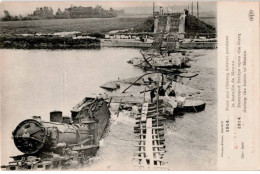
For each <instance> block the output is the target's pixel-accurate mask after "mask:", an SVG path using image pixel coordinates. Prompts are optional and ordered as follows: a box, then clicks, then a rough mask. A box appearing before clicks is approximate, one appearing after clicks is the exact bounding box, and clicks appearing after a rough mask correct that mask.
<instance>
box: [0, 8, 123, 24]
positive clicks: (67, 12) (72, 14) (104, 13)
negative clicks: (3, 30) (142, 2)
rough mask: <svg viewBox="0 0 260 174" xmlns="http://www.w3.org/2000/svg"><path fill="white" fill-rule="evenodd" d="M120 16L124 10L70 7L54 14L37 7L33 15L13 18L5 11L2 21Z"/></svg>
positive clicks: (50, 9)
mask: <svg viewBox="0 0 260 174" xmlns="http://www.w3.org/2000/svg"><path fill="white" fill-rule="evenodd" d="M120 14H124V10H114V9H113V8H110V9H109V10H105V9H103V8H102V7H101V6H100V5H97V6H96V7H94V8H93V7H82V6H78V7H77V6H70V7H69V8H65V9H64V10H63V11H62V10H61V9H60V8H58V10H57V12H56V13H54V11H53V9H52V8H51V7H37V8H36V10H35V11H34V12H33V13H32V14H28V15H27V16H22V15H19V16H13V15H11V14H10V13H9V12H8V11H7V10H5V11H4V17H2V18H1V20H2V21H18V20H40V19H71V18H72V19H73V18H113V17H116V16H118V15H120Z"/></svg>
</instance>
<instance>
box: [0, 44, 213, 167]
mask: <svg viewBox="0 0 260 174" xmlns="http://www.w3.org/2000/svg"><path fill="white" fill-rule="evenodd" d="M194 52H195V53H198V54H200V55H201V56H198V57H196V58H195V57H194V58H192V59H193V60H194V61H192V67H191V68H190V71H192V72H199V73H200V74H199V76H197V77H195V78H194V79H192V80H191V82H190V84H189V85H190V86H191V87H194V88H197V89H200V90H202V92H201V95H200V96H199V97H200V98H201V99H203V100H204V101H206V103H207V105H206V109H205V111H203V112H200V113H194V114H185V115H184V116H183V117H181V118H177V119H176V121H175V122H174V121H172V120H167V121H166V124H165V126H166V135H165V139H166V140H165V141H166V150H167V153H166V155H165V160H166V161H168V168H169V169H170V170H184V169H186V170H196V169H197V170H202V169H204V170H209V169H215V168H216V156H217V153H216V148H217V113H216V111H217V107H216V106H217V100H216V92H217V89H216V79H217V77H216V62H217V61H216V59H217V57H216V50H194ZM136 56H140V53H139V50H138V49H130V48H102V49H101V50H9V49H3V50H1V51H0V63H1V72H0V73H1V164H7V163H8V161H10V159H9V156H12V155H18V154H21V153H20V152H19V151H18V150H17V149H16V148H15V146H14V144H13V140H12V139H11V132H12V131H13V130H14V128H15V127H16V125H17V124H18V123H19V122H21V121H23V120H24V119H27V118H30V117H31V116H33V115H40V116H41V117H42V118H43V119H44V120H49V112H51V111H53V110H61V111H63V113H64V115H70V109H71V108H72V107H73V106H74V105H75V104H77V103H78V102H79V101H81V100H82V99H83V98H84V97H85V96H90V95H91V96H93V95H96V94H99V93H103V92H104V91H103V90H102V89H101V88H99V86H100V85H101V84H103V83H105V82H106V81H109V80H113V79H117V78H118V77H119V78H127V77H135V76H138V75H141V74H143V71H142V70H140V69H138V68H135V67H133V66H132V65H131V64H127V63H126V61H127V60H129V59H131V58H133V57H136ZM133 126H134V118H132V117H129V115H128V114H127V113H126V112H125V113H124V112H123V113H121V114H120V115H119V117H115V116H114V115H112V118H111V120H110V124H109V126H108V129H107V132H106V133H105V135H104V137H103V138H102V140H101V142H100V145H101V146H100V149H99V151H98V152H97V155H96V156H95V157H93V158H92V159H91V160H90V163H89V164H88V167H86V168H84V169H86V170H88V169H92V170H96V169H99V170H132V169H133V168H132V167H133V166H132V163H133V162H132V160H133V155H134V151H135V148H134V145H135V142H134V141H133V139H134V134H133Z"/></svg>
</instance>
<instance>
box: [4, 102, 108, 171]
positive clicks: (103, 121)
mask: <svg viewBox="0 0 260 174" xmlns="http://www.w3.org/2000/svg"><path fill="white" fill-rule="evenodd" d="M109 118H110V111H109V109H108V104H107V102H106V101H105V100H103V99H98V98H84V100H83V101H82V102H80V103H79V104H77V105H76V106H74V107H73V108H72V110H71V118H70V117H64V116H62V112H61V111H53V112H51V113H50V122H46V121H43V120H41V117H40V116H34V117H33V119H27V120H24V121H22V122H21V123H20V124H18V126H17V127H16V128H15V130H14V131H13V133H12V134H13V140H14V143H15V146H16V147H17V148H18V149H19V150H20V151H21V152H22V153H24V154H23V155H19V156H13V157H12V158H13V159H14V161H12V162H10V163H9V165H6V166H2V168H6V169H7V170H46V169H66V168H75V167H78V166H80V165H82V164H84V163H86V162H87V159H88V158H89V157H90V156H92V155H94V154H95V152H96V151H97V149H98V147H99V140H100V139H101V137H102V135H103V133H104V131H105V128H106V126H107V124H108V122H109Z"/></svg>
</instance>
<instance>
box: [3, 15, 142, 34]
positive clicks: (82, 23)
mask: <svg viewBox="0 0 260 174" xmlns="http://www.w3.org/2000/svg"><path fill="white" fill-rule="evenodd" d="M144 21H145V17H120V18H84V19H53V20H34V21H8V22H2V21H1V22H0V34H24V33H35V32H37V33H55V32H66V31H79V32H82V33H94V32H100V33H105V32H108V31H111V30H120V29H127V28H132V27H134V26H136V25H138V24H141V23H143V22H144Z"/></svg>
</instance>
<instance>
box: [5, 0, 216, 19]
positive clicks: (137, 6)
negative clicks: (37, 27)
mask: <svg viewBox="0 0 260 174" xmlns="http://www.w3.org/2000/svg"><path fill="white" fill-rule="evenodd" d="M71 5H73V6H92V7H95V6H96V5H101V6H102V7H103V8H105V9H109V8H110V7H112V8H114V9H123V10H125V13H126V14H134V13H136V14H149V13H152V6H153V2H152V1H16V2H14V1H2V2H1V3H0V16H3V15H4V10H7V11H9V13H10V14H11V15H27V14H30V13H32V12H33V11H34V10H35V9H36V7H43V6H48V7H52V8H53V10H54V12H56V11H57V9H58V8H60V9H61V10H64V9H65V8H68V7H70V6H71ZM188 5H189V6H191V1H189V2H188V1H186V2H185V1H184V2H183V1H182V2H178V1H177V2H176V1H175V2H173V1H157V2H156V1H155V6H156V10H157V9H159V6H163V7H164V8H165V9H164V10H167V6H168V7H169V8H168V10H169V11H170V10H171V9H174V11H178V10H180V9H181V10H183V8H185V7H187V6H188ZM199 7H200V12H202V13H203V12H216V3H215V2H200V4H199ZM195 9H196V1H194V11H195Z"/></svg>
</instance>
